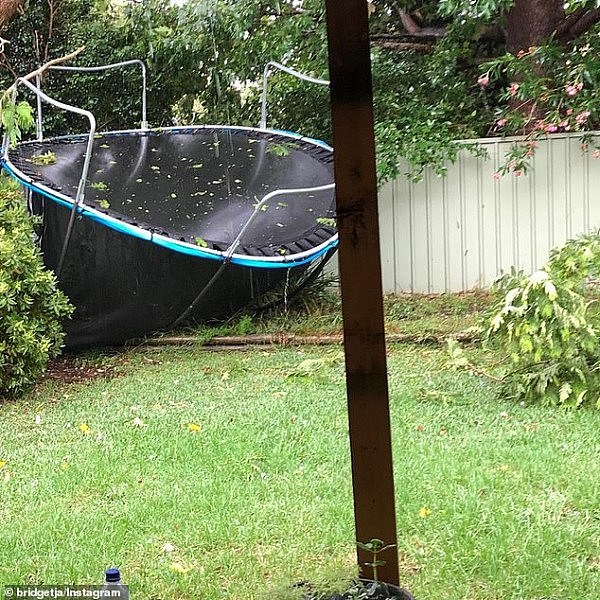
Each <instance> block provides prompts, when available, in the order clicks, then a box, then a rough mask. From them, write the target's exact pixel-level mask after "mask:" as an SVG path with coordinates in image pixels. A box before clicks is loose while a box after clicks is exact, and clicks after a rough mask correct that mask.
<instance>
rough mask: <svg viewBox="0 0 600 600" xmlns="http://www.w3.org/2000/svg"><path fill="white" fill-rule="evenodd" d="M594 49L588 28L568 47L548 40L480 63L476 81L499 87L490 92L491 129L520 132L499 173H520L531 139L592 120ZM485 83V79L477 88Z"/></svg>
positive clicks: (596, 102) (596, 76) (599, 79)
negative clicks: (492, 97) (520, 137)
mask: <svg viewBox="0 0 600 600" xmlns="http://www.w3.org/2000/svg"><path fill="white" fill-rule="evenodd" d="M599 51H600V42H599V40H598V36H597V34H596V33H591V34H589V35H587V36H584V37H583V38H581V39H580V40H578V42H577V44H575V45H574V46H573V47H572V48H571V49H569V50H568V51H567V50H565V48H564V47H563V46H561V45H559V44H558V43H557V42H556V41H550V42H548V43H547V44H545V45H543V46H539V47H535V48H530V49H529V50H527V51H522V52H519V53H518V54H517V55H512V54H504V55H502V56H500V57H499V58H497V59H495V60H493V61H489V62H487V63H486V64H484V65H483V67H482V71H483V75H481V77H480V81H485V82H487V81H488V80H489V82H491V83H494V82H495V83H496V84H497V85H498V86H500V91H499V92H498V90H496V91H495V92H494V93H496V94H498V98H497V108H496V110H495V121H494V124H493V126H492V128H491V133H493V134H494V135H509V134H522V133H525V134H526V137H525V138H524V139H523V140H522V141H519V142H516V143H514V144H513V145H512V147H511V149H510V151H509V152H508V153H507V155H506V157H505V162H504V165H503V166H502V168H501V169H500V170H499V173H500V174H501V175H504V174H506V173H514V174H515V175H520V174H521V173H523V172H525V171H526V170H527V169H528V167H529V159H530V158H531V157H532V156H533V154H534V152H535V148H536V145H537V144H536V142H537V141H538V140H540V139H543V138H545V137H547V136H548V135H549V134H553V133H561V132H571V131H580V132H585V131H586V130H590V129H593V128H594V127H595V126H596V125H597V123H598V119H599V118H600V98H599V96H598V93H597V90H598V87H599V85H600V61H599V60H598V52H599ZM481 78H484V79H483V80H482V79H481ZM488 86H490V83H485V85H484V86H482V87H483V88H486V89H487V88H488ZM491 87H493V85H492V86H491ZM484 93H487V92H484Z"/></svg>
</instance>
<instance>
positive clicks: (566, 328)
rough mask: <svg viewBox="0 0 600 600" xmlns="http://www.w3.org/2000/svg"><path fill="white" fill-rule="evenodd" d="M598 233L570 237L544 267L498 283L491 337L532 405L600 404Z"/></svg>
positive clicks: (511, 388)
mask: <svg viewBox="0 0 600 600" xmlns="http://www.w3.org/2000/svg"><path fill="white" fill-rule="evenodd" d="M599 277H600V233H599V232H596V233H592V234H587V235H584V236H581V237H579V238H576V239H574V240H570V241H568V242H567V243H566V244H565V245H564V246H562V247H561V248H558V249H556V250H554V251H553V252H552V253H551V255H550V259H549V261H548V263H547V264H546V266H545V268H544V269H543V270H541V271H537V272H535V273H533V274H532V275H528V276H527V275H524V274H523V273H512V274H510V275H507V276H505V277H503V278H502V279H500V280H499V281H498V282H497V283H496V285H495V288H494V290H493V291H494V293H495V294H496V296H497V300H496V302H495V304H494V305H493V307H492V308H491V309H490V311H491V312H490V314H489V318H488V320H487V325H486V336H485V339H486V342H487V343H488V344H491V345H493V346H494V348H495V349H498V350H500V351H501V352H502V353H504V354H505V355H506V357H507V359H508V361H509V363H510V365H511V366H510V368H509V369H508V370H507V373H506V375H505V376H504V378H503V381H504V384H505V386H506V387H505V389H506V391H507V393H509V394H510V395H512V396H515V397H516V398H517V399H520V400H523V401H526V402H541V403H544V404H553V405H561V406H565V407H575V406H580V405H583V404H588V405H592V406H595V407H596V408H598V409H600V371H599V369H600V343H599V340H598V334H599V332H600V313H599V312H598V311H597V310H594V306H595V300H594V296H597V290H595V289H594V287H595V286H594V283H595V282H597V281H598V278H599Z"/></svg>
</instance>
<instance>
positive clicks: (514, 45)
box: [506, 0, 565, 54]
mask: <svg viewBox="0 0 600 600" xmlns="http://www.w3.org/2000/svg"><path fill="white" fill-rule="evenodd" d="M564 19H565V9H564V2H563V0H517V1H516V2H515V4H514V6H513V7H512V8H511V9H510V10H509V11H508V15H507V22H506V49H507V51H508V52H510V53H511V54H517V52H519V50H527V49H528V48H530V47H531V46H539V45H540V44H543V43H545V42H547V41H548V39H549V38H550V36H551V35H552V34H553V33H554V32H555V31H556V30H557V29H558V26H559V25H560V23H561V22H562V21H563V20H564Z"/></svg>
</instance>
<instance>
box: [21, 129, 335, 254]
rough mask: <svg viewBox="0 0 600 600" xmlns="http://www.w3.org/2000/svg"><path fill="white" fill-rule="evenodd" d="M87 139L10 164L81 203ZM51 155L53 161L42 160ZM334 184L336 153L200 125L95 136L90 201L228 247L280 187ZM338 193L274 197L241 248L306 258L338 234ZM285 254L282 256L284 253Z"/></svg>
mask: <svg viewBox="0 0 600 600" xmlns="http://www.w3.org/2000/svg"><path fill="white" fill-rule="evenodd" d="M86 144H87V137H84V136H77V137H72V138H60V139H56V140H48V141H44V142H41V143H40V142H35V143H33V142H32V143H25V144H21V145H19V146H17V148H15V149H13V150H11V152H10V160H11V162H12V163H13V164H14V165H15V166H16V167H17V168H18V169H20V170H21V171H23V172H24V173H25V174H27V175H29V176H30V177H32V178H33V179H34V181H36V182H39V183H43V184H44V185H46V186H48V187H50V188H52V189H54V190H57V191H59V192H61V193H62V194H64V195H66V196H69V197H71V198H75V196H76V193H77V187H78V185H79V180H80V177H81V172H82V168H83V162H84V155H85V149H86ZM47 152H51V153H52V154H53V155H54V157H55V159H56V160H55V162H52V160H51V164H39V161H38V159H36V156H39V155H43V154H45V153H47ZM330 183H333V156H332V151H331V150H330V149H328V148H326V147H322V146H320V145H318V144H316V143H314V142H310V141H306V140H303V139H295V138H294V137H292V136H286V135H282V134H277V133H269V132H262V131H258V130H245V129H229V128H219V127H202V128H186V129H168V130H164V131H160V130H156V131H155V130H151V131H132V132H117V133H109V134H104V135H102V136H97V137H96V139H95V140H94V148H93V152H92V159H91V163H90V169H89V174H88V181H87V185H86V189H85V198H84V203H85V204H87V205H89V206H91V207H93V208H95V209H97V210H99V211H102V212H104V213H106V214H108V215H110V216H112V217H117V218H118V219H121V220H123V221H126V222H127V223H130V224H133V225H137V226H139V227H142V228H144V229H147V230H150V231H153V232H156V233H161V234H163V235H167V236H169V237H172V238H174V239H177V240H181V241H185V242H188V243H192V244H196V245H199V246H203V247H208V248H214V249H216V250H225V249H226V248H227V247H228V246H229V245H230V244H231V242H233V241H234V240H235V238H236V236H237V235H238V234H239V232H240V230H241V229H242V227H243V226H244V225H245V223H246V222H247V220H248V219H249V217H250V216H251V215H252V214H253V212H254V211H255V208H256V206H257V204H258V202H259V201H260V200H261V199H262V198H263V197H264V196H265V195H266V194H267V193H269V192H272V191H274V190H277V189H290V188H307V187H317V186H322V185H327V184H330ZM334 208H335V199H334V192H333V190H326V191H321V192H312V193H302V194H287V195H284V196H277V197H274V198H273V199H272V200H270V201H268V202H267V204H266V205H265V206H263V207H261V209H260V210H259V211H258V214H257V216H256V218H255V220H254V221H253V222H252V224H251V225H250V227H248V229H247V230H246V232H245V233H244V236H243V238H242V240H241V246H240V248H239V249H238V251H240V252H245V253H247V254H253V255H256V254H263V255H272V254H275V253H277V252H279V253H283V252H286V253H287V252H292V253H294V252H302V251H304V250H309V249H310V248H312V247H314V246H316V245H319V244H321V243H323V242H324V241H326V240H327V239H329V238H330V237H331V236H332V235H333V234H334V233H335V225H334V224H333V217H334ZM282 248H284V250H283V251H282Z"/></svg>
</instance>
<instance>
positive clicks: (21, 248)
mask: <svg viewBox="0 0 600 600" xmlns="http://www.w3.org/2000/svg"><path fill="white" fill-rule="evenodd" d="M71 310H72V309H71V307H70V305H69V303H68V301H67V299H66V297H65V296H64V295H63V294H62V293H61V292H60V291H58V290H57V289H56V281H55V279H54V276H53V275H52V274H51V273H50V272H48V271H46V270H45V269H44V267H43V265H42V261H41V258H40V254H39V250H38V249H37V247H36V246H35V243H34V240H33V225H32V221H31V219H30V217H29V216H28V215H27V213H26V211H25V208H24V205H23V198H22V196H21V194H20V193H19V192H18V191H17V190H16V189H15V188H14V187H13V186H11V185H10V184H9V183H8V182H7V181H6V178H4V177H2V179H1V180H0V397H1V396H4V395H15V394H18V393H19V392H21V391H22V390H23V389H25V388H26V387H27V386H28V385H29V384H31V383H33V381H35V379H36V377H37V376H38V375H39V374H40V373H41V372H42V371H43V369H44V367H45V365H46V363H47V361H48V359H49V358H50V357H52V356H55V355H56V354H58V352H59V350H60V346H61V342H62V340H63V332H62V327H61V319H62V318H64V317H66V316H67V315H69V314H70V313H71Z"/></svg>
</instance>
